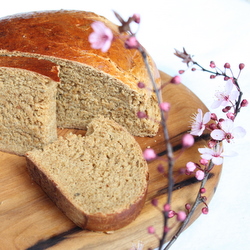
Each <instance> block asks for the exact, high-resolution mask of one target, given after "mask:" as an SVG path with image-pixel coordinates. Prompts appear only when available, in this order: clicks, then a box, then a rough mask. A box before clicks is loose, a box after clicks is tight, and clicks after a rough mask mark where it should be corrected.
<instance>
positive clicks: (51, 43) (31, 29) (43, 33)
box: [0, 10, 160, 88]
mask: <svg viewBox="0 0 250 250" xmlns="http://www.w3.org/2000/svg"><path fill="white" fill-rule="evenodd" d="M96 20H100V21H103V22H105V23H106V25H107V26H109V27H110V28H111V29H112V31H113V33H114V36H115V37H116V39H114V41H113V43H112V46H111V48H110V50H109V51H108V52H107V53H103V52H101V51H100V50H94V49H92V48H91V47H90V43H89V42H88V36H89V34H90V33H91V32H92V28H91V26H90V24H91V23H92V22H94V21H96ZM0 31H1V32H0V53H2V54H4V53H8V52H11V53H20V52H21V53H27V54H32V55H42V56H48V57H56V58H61V59H66V60H71V61H77V62H80V63H84V64H87V65H89V66H92V67H94V68H96V69H99V70H100V71H103V72H105V73H108V74H110V75H113V76H114V77H116V78H118V79H120V80H122V81H123V82H124V83H126V84H128V85H130V87H132V88H135V87H136V84H137V83H138V81H142V82H145V83H146V84H148V83H149V82H150V81H149V78H148V74H147V72H146V69H145V67H143V65H144V64H143V60H142V58H141V55H140V53H139V52H138V51H137V50H135V49H131V50H128V49H126V48H125V47H124V41H122V40H121V39H120V38H118V32H117V28H116V26H115V25H114V24H112V23H111V22H109V21H108V20H107V19H105V18H104V17H101V16H98V15H96V14H94V13H91V12H84V11H63V10H60V11H44V12H32V13H26V14H21V15H14V16H9V17H6V18H2V19H0ZM65 31H66V32H65ZM93 56H94V57H95V59H93ZM150 61H151V60H150ZM150 63H151V67H152V69H153V70H154V75H155V77H156V81H157V82H160V76H159V73H158V70H157V69H156V67H155V65H154V63H153V61H151V62H150Z"/></svg>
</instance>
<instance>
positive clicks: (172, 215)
mask: <svg viewBox="0 0 250 250" xmlns="http://www.w3.org/2000/svg"><path fill="white" fill-rule="evenodd" d="M175 215H176V213H175V211H173V210H170V211H168V218H172V217H174V216H175Z"/></svg>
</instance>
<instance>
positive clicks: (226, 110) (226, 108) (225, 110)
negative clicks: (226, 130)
mask: <svg viewBox="0 0 250 250" xmlns="http://www.w3.org/2000/svg"><path fill="white" fill-rule="evenodd" d="M230 109H231V107H230V106H226V107H225V108H223V109H222V112H224V113H226V112H228V111H229V110H230Z"/></svg>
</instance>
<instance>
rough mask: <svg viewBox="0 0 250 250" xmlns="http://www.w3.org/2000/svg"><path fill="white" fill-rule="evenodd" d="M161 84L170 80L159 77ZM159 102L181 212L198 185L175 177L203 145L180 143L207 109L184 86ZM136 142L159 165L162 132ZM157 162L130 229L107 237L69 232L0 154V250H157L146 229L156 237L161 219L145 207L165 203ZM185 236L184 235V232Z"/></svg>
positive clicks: (16, 163)
mask: <svg viewBox="0 0 250 250" xmlns="http://www.w3.org/2000/svg"><path fill="white" fill-rule="evenodd" d="M161 77H162V80H163V82H166V81H168V79H169V78H170V77H169V76H168V75H167V74H165V73H161ZM163 99H164V100H165V101H168V102H170V104H171V111H170V114H169V118H168V127H169V133H170V138H171V142H172V145H173V148H174V152H175V156H176V157H177V159H176V162H175V166H174V179H175V186H174V193H173V198H172V199H173V200H172V209H173V210H175V211H179V210H183V209H184V205H185V204H186V203H187V202H189V203H192V201H194V199H195V197H196V194H197V191H198V190H199V182H198V181H197V180H196V179H195V178H194V177H193V176H192V175H190V176H187V175H185V174H181V173H180V169H182V168H183V167H185V165H186V163H187V162H188V161H197V162H198V161H199V159H200V154H199V153H198V151H197V149H198V148H199V147H203V146H204V145H205V144H206V140H207V138H206V135H205V136H203V137H199V138H196V142H195V145H194V146H193V147H191V148H189V149H188V150H186V151H184V152H182V154H180V153H181V138H182V136H183V135H184V134H185V133H186V132H187V131H188V130H189V129H190V119H191V116H192V114H193V113H196V112H197V108H201V109H202V110H203V111H206V110H207V108H206V107H205V106H204V104H203V103H202V102H201V100H199V98H197V97H196V96H195V95H194V94H193V93H192V92H191V91H190V90H189V89H188V88H186V87H185V86H184V85H182V84H179V85H170V84H169V85H167V86H166V87H165V88H164V90H163ZM70 131H71V132H74V133H81V134H84V133H85V132H84V131H80V130H69V129H63V130H62V129H58V134H59V135H64V134H66V133H68V132H70ZM136 140H137V141H138V142H139V144H140V145H141V148H142V149H145V148H147V147H151V148H154V149H155V151H156V152H157V153H158V154H159V155H161V156H162V158H163V159H164V153H165V147H164V138H163V133H162V130H161V129H160V130H159V132H158V134H157V135H156V136H155V137H153V138H139V137H136ZM158 164H159V161H152V162H150V163H149V173H150V179H149V190H148V195H147V201H146V204H145V206H144V208H143V210H142V212H141V214H140V215H139V216H138V217H137V219H136V220H135V221H134V222H132V223H131V224H130V225H128V226H126V227H124V228H122V229H120V230H117V231H115V232H113V233H109V234H107V233H102V232H91V231H86V230H81V229H80V228H78V227H77V226H75V225H74V224H73V223H72V222H71V221H70V220H69V219H68V218H67V217H66V216H64V214H63V213H62V212H61V211H60V210H59V209H58V208H57V207H56V206H55V205H54V204H53V203H52V202H51V200H50V199H49V198H48V197H47V196H46V195H45V194H44V192H43V191H42V190H41V188H40V187H39V186H38V185H37V184H36V183H34V182H33V181H32V179H31V178H30V177H29V175H28V172H27V170H26V160H25V158H24V157H19V156H15V155H11V154H7V153H2V152H0V249H1V250H15V249H29V250H41V249H51V250H52V249H53V250H61V249H62V250H64V249H65V250H76V249H78V250H79V249H84V250H85V249H86V250H96V249H101V250H129V249H130V248H131V247H132V246H133V245H134V244H137V243H138V242H139V241H141V242H142V243H143V244H144V249H147V248H148V247H151V248H155V247H157V244H158V241H157V239H156V237H155V236H154V235H149V234H148V233H147V227H148V226H155V228H156V232H157V233H158V234H159V235H160V234H161V232H162V219H163V217H162V214H161V213H160V211H159V210H158V209H156V208H155V207H153V206H152V205H151V199H152V198H157V199H158V201H159V207H160V208H162V206H163V204H164V203H165V202H166V193H167V188H168V182H167V179H166V177H165V176H164V175H163V174H160V173H159V172H158V171H157V166H158ZM220 172H221V166H217V167H215V168H214V170H213V171H212V172H211V174H210V178H209V180H208V182H207V185H206V189H207V192H206V196H207V197H208V202H209V201H210V200H211V199H212V197H213V194H214V192H215V190H216V186H217V184H218V181H219V176H220ZM200 209H201V207H200V208H199V209H198V210H197V211H196V213H195V214H194V216H193V218H192V221H191V223H192V222H194V221H195V220H196V219H197V218H198V216H199V215H200V214H201V212H200ZM170 222H171V227H172V230H171V231H170V233H169V237H171V235H173V233H174V232H175V231H176V230H177V229H178V227H179V224H178V223H176V220H175V218H173V219H171V220H170ZM187 230H189V229H187Z"/></svg>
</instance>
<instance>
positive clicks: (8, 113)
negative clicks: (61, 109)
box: [0, 56, 59, 155]
mask: <svg viewBox="0 0 250 250" xmlns="http://www.w3.org/2000/svg"><path fill="white" fill-rule="evenodd" d="M58 73H59V72H58V66H57V65H56V64H54V63H52V62H51V61H47V60H39V59H37V58H27V57H6V56H1V57H0V150H1V151H5V152H8V153H15V154H18V155H24V153H26V152H27V151H28V150H32V149H33V148H42V147H43V146H44V145H45V144H48V143H50V142H52V141H54V140H56V139H57V130H56V126H57V125H56V92H57V84H58V82H59V77H58Z"/></svg>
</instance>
